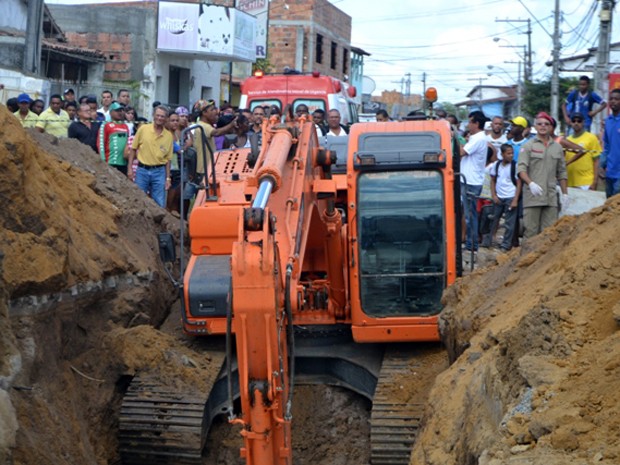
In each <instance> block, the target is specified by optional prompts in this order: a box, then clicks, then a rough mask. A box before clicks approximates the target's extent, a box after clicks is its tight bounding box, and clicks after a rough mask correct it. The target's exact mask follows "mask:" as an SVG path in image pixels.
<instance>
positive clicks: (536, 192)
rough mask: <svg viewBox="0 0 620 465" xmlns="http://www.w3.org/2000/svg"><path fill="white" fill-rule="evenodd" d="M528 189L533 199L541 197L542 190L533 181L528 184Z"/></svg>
mask: <svg viewBox="0 0 620 465" xmlns="http://www.w3.org/2000/svg"><path fill="white" fill-rule="evenodd" d="M528 187H529V188H530V192H531V193H532V195H533V196H534V197H538V196H540V195H543V188H542V187H540V186H539V185H538V184H536V183H535V182H534V181H532V182H530V183H529V184H528Z"/></svg>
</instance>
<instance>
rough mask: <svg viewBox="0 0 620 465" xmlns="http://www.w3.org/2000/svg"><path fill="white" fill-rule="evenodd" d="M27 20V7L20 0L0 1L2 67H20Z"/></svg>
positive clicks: (0, 61)
mask: <svg viewBox="0 0 620 465" xmlns="http://www.w3.org/2000/svg"><path fill="white" fill-rule="evenodd" d="M27 21H28V8H27V6H26V4H25V3H24V2H23V1H22V0H2V1H0V31H2V32H3V34H0V64H2V66H3V67H7V68H14V69H22V67H23V64H24V45H25V43H26V38H25V33H26V23H27ZM5 34H6V35H5ZM0 76H1V74H0Z"/></svg>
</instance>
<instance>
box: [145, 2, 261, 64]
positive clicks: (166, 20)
mask: <svg viewBox="0 0 620 465" xmlns="http://www.w3.org/2000/svg"><path fill="white" fill-rule="evenodd" d="M255 31H256V19H255V18H254V17H252V16H251V15H249V14H247V13H244V12H243V11H239V10H236V9H234V8H229V7H223V6H218V5H206V4H203V3H200V4H196V3H179V2H164V1H162V2H159V12H158V17H157V50H159V51H164V52H173V53H192V54H196V53H198V54H201V55H204V57H205V59H207V60H223V61H250V62H253V61H256V33H255Z"/></svg>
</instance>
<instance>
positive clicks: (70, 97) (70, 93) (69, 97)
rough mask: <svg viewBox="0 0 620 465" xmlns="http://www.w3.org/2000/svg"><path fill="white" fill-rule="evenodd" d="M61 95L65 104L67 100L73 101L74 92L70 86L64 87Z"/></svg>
mask: <svg viewBox="0 0 620 465" xmlns="http://www.w3.org/2000/svg"><path fill="white" fill-rule="evenodd" d="M63 96H64V98H65V105H66V104H67V103H68V102H75V92H74V91H73V89H71V88H69V89H65V92H64V93H63Z"/></svg>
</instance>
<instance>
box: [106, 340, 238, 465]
mask: <svg viewBox="0 0 620 465" xmlns="http://www.w3.org/2000/svg"><path fill="white" fill-rule="evenodd" d="M207 354H208V357H207ZM207 354H205V358H208V360H209V361H210V362H209V367H208V369H203V368H204V367H203V368H201V367H199V366H196V367H194V368H193V369H192V370H191V371H192V377H188V378H187V379H184V377H182V376H170V374H169V372H170V370H167V369H166V368H169V367H166V366H162V367H159V368H160V370H154V371H151V372H148V373H140V374H138V375H136V376H134V378H133V380H132V381H131V384H130V385H129V387H128V389H127V392H126V393H125V396H124V397H123V402H122V404H121V409H120V421H119V431H118V442H119V452H120V456H121V463H122V465H201V463H202V459H201V457H202V452H203V448H204V445H205V442H206V437H207V433H208V432H209V428H210V426H211V422H212V420H213V418H215V416H217V415H219V414H222V413H223V411H224V410H225V407H226V405H227V404H228V393H227V388H226V387H227V378H226V377H225V374H226V373H225V367H224V361H225V355H224V353H223V351H220V350H215V351H214V350H211V351H208V352H207ZM235 374H236V373H235Z"/></svg>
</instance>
